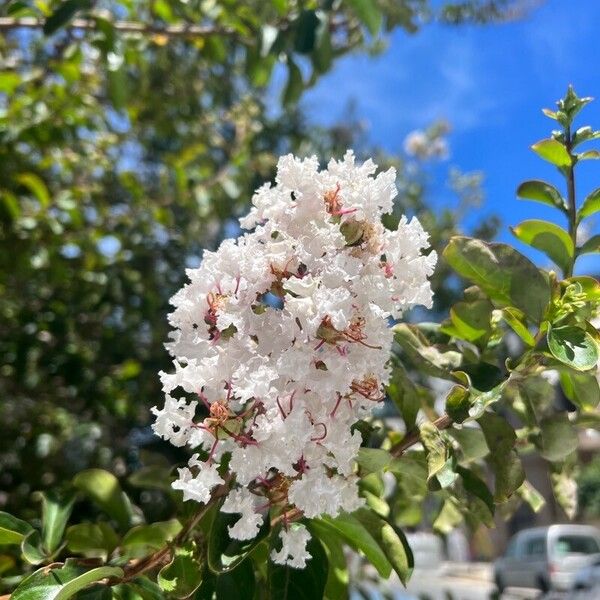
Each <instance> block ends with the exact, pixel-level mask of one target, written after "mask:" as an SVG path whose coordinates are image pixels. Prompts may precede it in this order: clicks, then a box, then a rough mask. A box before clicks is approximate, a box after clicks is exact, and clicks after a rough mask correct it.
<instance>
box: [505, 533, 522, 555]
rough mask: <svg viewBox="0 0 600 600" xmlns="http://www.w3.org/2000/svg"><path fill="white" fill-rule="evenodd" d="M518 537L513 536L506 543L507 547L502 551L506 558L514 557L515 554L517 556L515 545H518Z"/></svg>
mask: <svg viewBox="0 0 600 600" xmlns="http://www.w3.org/2000/svg"><path fill="white" fill-rule="evenodd" d="M518 542H519V540H518V538H516V537H514V538H513V539H512V540H510V542H509V544H508V548H507V549H506V552H505V553H504V556H506V558H514V557H515V556H517V545H518Z"/></svg>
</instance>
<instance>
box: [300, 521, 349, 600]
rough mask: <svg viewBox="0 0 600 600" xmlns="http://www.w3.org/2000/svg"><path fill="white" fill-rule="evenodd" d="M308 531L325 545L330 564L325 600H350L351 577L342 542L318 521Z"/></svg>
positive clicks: (311, 522) (311, 523) (309, 526)
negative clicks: (349, 586)
mask: <svg viewBox="0 0 600 600" xmlns="http://www.w3.org/2000/svg"><path fill="white" fill-rule="evenodd" d="M308 529H309V530H310V532H311V534H312V535H313V536H314V537H316V538H318V539H319V540H320V542H321V544H323V547H324V548H325V553H326V554H327V560H328V562H329V572H328V574H327V583H326V584H325V591H324V593H323V597H324V599H325V600H349V591H348V583H349V581H350V576H349V574H348V565H347V563H346V555H345V554H344V545H343V543H342V541H341V540H340V538H339V537H338V536H337V535H334V534H332V533H331V532H330V531H329V530H328V529H327V528H326V527H325V526H323V524H322V523H319V522H318V521H310V522H309V524H308Z"/></svg>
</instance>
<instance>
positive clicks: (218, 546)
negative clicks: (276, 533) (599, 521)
mask: <svg viewBox="0 0 600 600" xmlns="http://www.w3.org/2000/svg"><path fill="white" fill-rule="evenodd" d="M239 519H240V515H239V514H230V513H224V512H221V511H219V512H217V513H216V515H215V518H214V521H213V524H212V527H211V529H210V535H209V539H208V566H209V567H210V569H211V571H213V572H214V573H217V574H220V573H226V572H228V571H231V570H232V569H235V568H236V567H237V565H239V564H240V563H241V562H242V561H243V560H245V559H246V558H247V556H248V554H249V553H250V552H251V551H252V550H253V549H254V548H255V547H256V546H257V545H258V544H259V543H260V542H261V541H262V540H263V539H265V538H266V537H267V536H268V535H269V532H270V521H269V519H265V520H264V522H263V524H262V526H261V528H260V530H259V532H258V534H257V536H256V537H255V538H252V539H251V540H235V539H232V538H231V537H229V531H228V529H229V527H231V526H233V525H234V524H235V523H236V522H237V521H238V520H239Z"/></svg>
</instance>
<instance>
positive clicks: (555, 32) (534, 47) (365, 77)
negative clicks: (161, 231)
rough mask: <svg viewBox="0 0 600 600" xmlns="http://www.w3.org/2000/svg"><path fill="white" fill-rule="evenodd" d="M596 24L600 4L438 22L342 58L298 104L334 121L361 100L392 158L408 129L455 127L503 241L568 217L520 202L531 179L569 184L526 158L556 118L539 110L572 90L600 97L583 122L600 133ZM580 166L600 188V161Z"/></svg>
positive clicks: (553, 2)
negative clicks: (495, 20)
mask: <svg viewBox="0 0 600 600" xmlns="http://www.w3.org/2000/svg"><path fill="white" fill-rule="evenodd" d="M599 23H600V1H598V0H568V1H565V0H547V2H546V3H545V4H543V5H542V6H541V7H539V8H537V9H536V10H534V11H532V12H531V13H530V14H529V15H528V16H526V17H525V18H524V19H523V20H520V21H517V22H513V23H506V24H502V25H487V26H483V27H475V26H469V27H457V28H452V27H442V26H438V25H434V26H429V27H426V28H424V29H423V30H421V31H420V32H419V33H417V34H416V35H409V34H406V33H404V32H403V31H397V32H395V33H394V34H393V36H392V37H391V39H390V40H389V47H388V49H387V50H386V51H385V52H384V53H383V54H381V55H379V56H377V57H375V58H372V57H369V56H365V55H364V54H356V55H352V56H348V57H345V58H344V59H342V60H340V61H339V62H338V63H337V65H336V66H335V68H334V70H333V71H332V72H331V73H330V74H328V75H327V76H326V77H324V78H323V79H322V80H321V81H320V83H319V84H318V85H317V86H316V87H315V88H314V89H313V90H311V91H310V92H309V93H308V94H307V95H306V97H305V99H304V100H303V106H304V108H305V111H306V113H307V114H308V116H309V118H310V119H311V120H312V121H313V122H316V123H322V124H327V123H332V122H334V121H335V120H336V119H338V118H339V117H340V116H342V115H343V113H344V109H345V108H346V107H347V105H348V102H349V101H351V100H352V101H354V102H355V103H356V106H357V114H358V116H359V117H360V118H361V119H363V120H365V121H366V122H367V124H368V131H369V137H370V139H371V141H373V142H375V143H377V144H379V145H382V146H384V147H385V148H386V149H387V150H389V151H390V152H399V151H401V148H402V142H403V139H404V137H405V135H406V134H407V133H408V132H409V131H411V130H412V129H415V128H419V127H425V126H427V125H428V124H430V123H431V122H432V121H434V120H435V119H439V118H445V119H447V120H449V121H450V122H451V124H452V128H453V129H452V133H451V135H450V145H451V150H452V157H451V162H452V163H453V164H456V165H457V166H459V167H460V168H461V169H462V170H464V171H470V170H482V171H484V173H485V177H486V180H485V192H486V198H487V200H486V205H485V206H484V207H483V209H482V211H483V213H484V214H485V213H489V212H495V213H497V214H499V215H500V216H501V217H502V219H503V231H502V233H501V235H500V239H501V240H503V241H506V240H511V238H512V236H511V235H510V233H509V232H508V230H507V226H508V225H515V224H517V223H518V222H519V221H521V220H522V219H525V218H544V219H548V220H556V221H558V222H560V218H561V217H560V215H558V214H556V213H555V212H554V211H553V210H552V209H550V208H546V207H544V206H543V205H540V204H534V203H529V202H523V201H519V200H517V199H516V197H515V194H514V191H515V189H516V187H517V185H518V184H519V183H520V182H521V181H523V180H525V179H533V178H545V179H547V180H549V181H552V182H554V183H555V184H561V183H562V180H561V178H560V176H559V174H558V173H557V172H556V170H555V169H554V168H553V167H552V166H550V165H548V164H546V163H544V162H543V161H541V160H540V159H538V158H537V157H536V156H535V155H534V154H533V152H531V151H530V150H529V146H530V145H531V144H532V143H533V142H535V141H537V140H539V139H541V138H543V137H546V136H548V135H549V132H550V130H551V128H552V124H553V121H551V120H549V119H547V118H546V117H544V116H543V115H542V113H541V111H540V109H541V108H542V107H550V108H554V101H555V100H556V99H558V98H559V97H561V96H562V95H563V94H564V91H565V90H566V87H567V84H568V83H573V85H574V86H575V90H576V91H577V92H578V94H579V95H590V96H594V97H596V98H598V100H597V101H596V102H594V103H592V104H591V105H590V106H589V107H588V108H587V109H586V110H585V111H584V113H583V118H582V119H580V121H581V123H579V124H588V123H589V124H591V125H595V128H598V129H600V70H599V64H600V63H599V59H600V35H599V34H598V24H599ZM579 170H580V176H579V193H580V194H584V193H586V192H587V191H590V190H591V189H593V188H595V187H598V186H600V161H587V162H586V163H583V164H582V165H581V166H580V167H579ZM561 189H562V188H561ZM432 192H433V197H432V201H433V202H439V203H444V202H447V201H449V191H448V190H447V188H445V187H444V185H443V182H442V181H440V183H439V185H437V186H436V187H435V188H434V189H433V190H432ZM596 225H598V223H596ZM595 229H596V230H598V227H597V226H596V227H595ZM517 244H518V243H517ZM520 247H521V249H523V247H522V246H520ZM532 256H535V257H536V258H538V259H540V260H541V261H542V263H543V261H544V259H543V256H542V255H540V254H538V253H536V252H535V251H534V252H533V253H532ZM591 269H594V270H596V271H597V270H600V259H599V258H598V255H592V256H590V257H589V258H586V259H585V262H584V261H583V260H582V262H581V267H580V269H579V270H580V271H588V272H589V271H590V270H591Z"/></svg>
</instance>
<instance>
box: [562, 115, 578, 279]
mask: <svg viewBox="0 0 600 600" xmlns="http://www.w3.org/2000/svg"><path fill="white" fill-rule="evenodd" d="M565 147H566V149H567V152H568V153H569V156H570V157H571V164H570V165H569V166H568V167H567V172H566V179H567V218H568V220H569V236H570V238H571V241H572V242H573V257H572V259H571V260H570V261H569V265H568V268H567V271H566V272H565V277H571V276H572V275H573V269H574V267H575V259H576V257H577V205H576V202H575V157H574V156H573V154H572V153H571V151H572V149H573V140H572V138H571V126H570V125H567V126H566V127H565Z"/></svg>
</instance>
